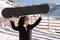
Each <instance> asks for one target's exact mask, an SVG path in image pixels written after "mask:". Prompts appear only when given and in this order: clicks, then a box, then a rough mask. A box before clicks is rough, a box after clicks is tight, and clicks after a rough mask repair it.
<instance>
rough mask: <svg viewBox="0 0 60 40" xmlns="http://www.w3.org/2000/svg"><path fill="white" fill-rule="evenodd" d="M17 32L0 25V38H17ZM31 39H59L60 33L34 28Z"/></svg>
mask: <svg viewBox="0 0 60 40" xmlns="http://www.w3.org/2000/svg"><path fill="white" fill-rule="evenodd" d="M18 36H19V33H18V32H17V31H15V30H13V29H12V28H6V27H0V40H19V37H18ZM32 39H33V40H60V34H57V33H54V32H48V31H45V30H43V29H39V28H37V27H36V28H34V29H33V31H32Z"/></svg>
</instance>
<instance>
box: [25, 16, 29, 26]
mask: <svg viewBox="0 0 60 40" xmlns="http://www.w3.org/2000/svg"><path fill="white" fill-rule="evenodd" d="M24 24H26V25H28V24H29V18H28V17H27V18H26V19H25V22H24Z"/></svg>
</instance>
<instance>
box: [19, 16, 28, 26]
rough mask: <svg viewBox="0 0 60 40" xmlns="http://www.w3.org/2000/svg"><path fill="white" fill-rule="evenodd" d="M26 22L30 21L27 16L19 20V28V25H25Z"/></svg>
mask: <svg viewBox="0 0 60 40" xmlns="http://www.w3.org/2000/svg"><path fill="white" fill-rule="evenodd" d="M25 20H29V19H28V17H27V16H23V17H21V18H20V19H19V21H18V26H19V25H23V24H24V22H25Z"/></svg>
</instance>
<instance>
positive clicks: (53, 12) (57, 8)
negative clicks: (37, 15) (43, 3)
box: [45, 3, 60, 16]
mask: <svg viewBox="0 0 60 40" xmlns="http://www.w3.org/2000/svg"><path fill="white" fill-rule="evenodd" d="M48 5H49V6H50V10H49V12H48V14H45V15H46V16H60V5H59V4H54V3H48Z"/></svg>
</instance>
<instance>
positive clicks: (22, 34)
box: [10, 17, 42, 40]
mask: <svg viewBox="0 0 60 40" xmlns="http://www.w3.org/2000/svg"><path fill="white" fill-rule="evenodd" d="M41 20H42V18H41V17H39V19H38V20H37V21H36V22H35V23H34V24H32V25H27V31H26V29H25V27H24V26H23V25H20V26H18V27H16V26H15V24H14V21H13V22H12V21H10V22H11V26H12V28H13V29H14V30H17V31H19V40H31V39H30V37H31V30H32V29H33V28H34V27H35V26H36V25H38V24H39V22H40V21H41Z"/></svg>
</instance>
